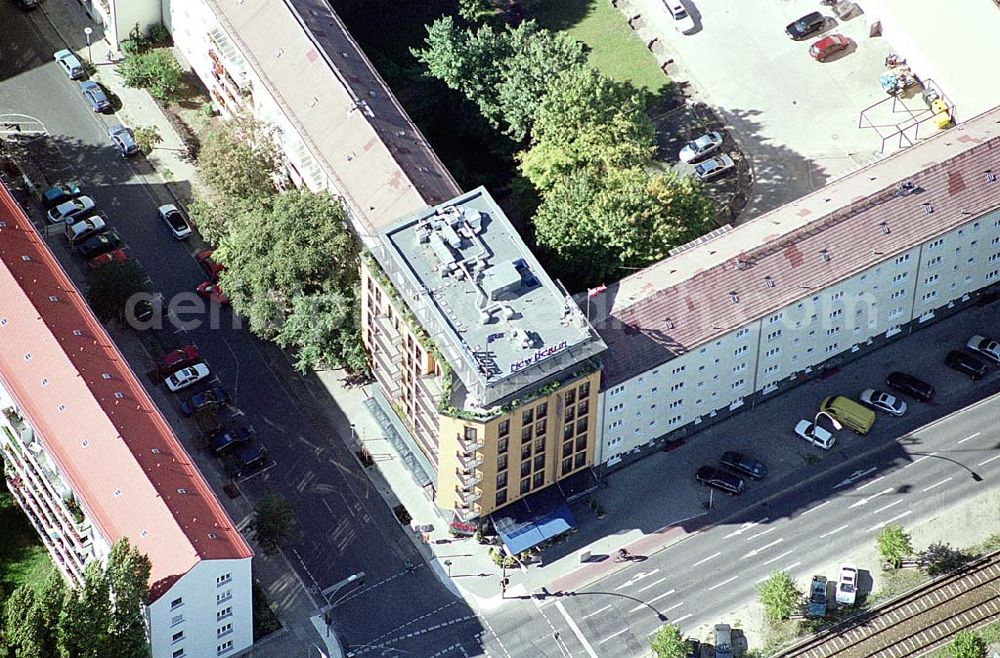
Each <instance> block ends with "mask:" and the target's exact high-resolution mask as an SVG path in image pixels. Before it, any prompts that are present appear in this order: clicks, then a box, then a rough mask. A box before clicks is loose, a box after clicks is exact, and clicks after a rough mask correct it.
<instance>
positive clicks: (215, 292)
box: [198, 281, 229, 304]
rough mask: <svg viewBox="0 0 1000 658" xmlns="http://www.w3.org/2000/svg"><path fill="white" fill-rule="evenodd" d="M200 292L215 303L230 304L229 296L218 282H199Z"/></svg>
mask: <svg viewBox="0 0 1000 658" xmlns="http://www.w3.org/2000/svg"><path fill="white" fill-rule="evenodd" d="M198 294H199V295H201V296H202V297H204V298H205V299H207V300H208V301H210V302H212V303H214V304H228V303H229V297H227V296H226V293H224V292H222V288H220V287H219V284H218V283H213V282H211V281H203V282H202V283H200V284H198Z"/></svg>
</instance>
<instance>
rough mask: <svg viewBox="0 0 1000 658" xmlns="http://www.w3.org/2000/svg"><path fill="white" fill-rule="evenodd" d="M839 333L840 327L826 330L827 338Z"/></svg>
mask: <svg viewBox="0 0 1000 658" xmlns="http://www.w3.org/2000/svg"><path fill="white" fill-rule="evenodd" d="M839 333H840V327H830V328H829V329H827V330H826V335H827V336H836V335H837V334H839Z"/></svg>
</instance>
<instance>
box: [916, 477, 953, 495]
mask: <svg viewBox="0 0 1000 658" xmlns="http://www.w3.org/2000/svg"><path fill="white" fill-rule="evenodd" d="M945 482H951V478H945V479H943V480H941V481H940V482H936V483H934V484H932V485H931V486H929V487H927V488H926V489H922V490H921V491H923V492H924V493H927V492H928V491H930V490H931V489H933V488H934V487H940V486H941V485H942V484H944V483H945Z"/></svg>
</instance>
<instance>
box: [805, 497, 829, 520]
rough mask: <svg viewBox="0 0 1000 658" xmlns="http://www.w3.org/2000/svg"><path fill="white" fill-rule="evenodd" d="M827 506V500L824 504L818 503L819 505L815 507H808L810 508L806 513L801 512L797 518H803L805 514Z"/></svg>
mask: <svg viewBox="0 0 1000 658" xmlns="http://www.w3.org/2000/svg"><path fill="white" fill-rule="evenodd" d="M829 504H830V501H829V500H827V501H824V502H822V503H820V504H819V505H817V506H816V507H810V508H809V509H807V510H806V511H804V512H802V514H799V516H805V515H806V514H808V513H809V512H813V511H815V510H818V509H819V508H820V507H823V505H829Z"/></svg>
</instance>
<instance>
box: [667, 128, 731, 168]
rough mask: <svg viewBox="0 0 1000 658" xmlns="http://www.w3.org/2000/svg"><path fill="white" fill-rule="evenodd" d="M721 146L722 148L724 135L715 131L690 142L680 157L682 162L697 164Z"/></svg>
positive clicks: (682, 150)
mask: <svg viewBox="0 0 1000 658" xmlns="http://www.w3.org/2000/svg"><path fill="white" fill-rule="evenodd" d="M720 146H722V135H721V134H720V133H718V132H716V131H714V130H713V131H712V132H710V133H705V134H704V135H702V136H701V137H697V138H695V139H694V141H691V142H688V143H687V144H686V145H685V146H684V148H682V149H681V152H680V155H679V156H678V157H679V158H680V159H681V162H697V161H698V160H701V159H702V158H704V157H705V156H706V155H708V154H709V153H711V152H712V151H714V150H715V149H717V148H719V147H720Z"/></svg>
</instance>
